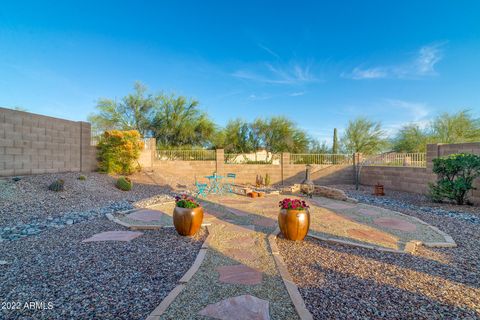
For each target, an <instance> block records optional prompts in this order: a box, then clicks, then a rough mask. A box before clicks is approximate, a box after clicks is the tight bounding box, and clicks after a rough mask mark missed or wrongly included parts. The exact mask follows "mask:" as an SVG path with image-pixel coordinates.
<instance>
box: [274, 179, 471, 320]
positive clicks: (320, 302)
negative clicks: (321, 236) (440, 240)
mask: <svg viewBox="0 0 480 320" xmlns="http://www.w3.org/2000/svg"><path fill="white" fill-rule="evenodd" d="M337 187H339V186H337ZM340 187H341V188H342V189H344V190H346V191H348V193H349V195H350V196H353V197H355V195H356V194H361V195H363V196H366V195H368V194H369V191H370V189H364V190H363V191H360V192H358V193H356V191H354V190H353V189H352V187H351V186H348V187H345V186H340ZM385 199H386V200H388V199H395V200H400V201H402V202H405V203H409V204H410V205H411V204H414V205H416V206H422V207H425V206H430V207H432V208H439V207H441V208H442V209H445V210H454V211H457V212H462V211H463V212H467V213H470V214H471V213H473V214H477V213H478V212H479V210H478V207H470V206H464V207H456V206H453V207H452V206H450V205H445V204H443V205H442V204H432V203H429V202H428V200H427V199H426V198H425V197H422V196H420V195H415V194H409V193H402V192H389V193H388V195H387V196H386V197H385ZM382 206H384V207H386V208H389V209H392V210H396V211H400V212H402V213H405V214H409V215H412V216H415V217H418V218H420V219H422V220H424V221H425V222H427V223H430V224H431V225H434V226H437V227H438V228H440V229H441V230H443V231H445V232H447V233H448V234H450V235H451V236H452V237H453V239H454V240H455V241H456V242H457V244H458V248H453V249H428V248H421V249H420V250H419V251H418V252H416V254H415V255H411V254H394V253H385V252H378V251H374V250H369V249H362V248H356V247H349V246H342V245H336V244H328V243H325V242H322V241H318V240H315V239H311V238H307V239H306V241H304V242H291V241H286V240H282V239H279V240H278V245H279V248H280V251H281V253H282V255H283V257H284V258H285V261H286V263H287V265H288V269H289V271H290V273H291V274H292V276H293V277H294V280H295V282H296V283H297V285H298V286H299V289H300V293H301V295H302V297H303V298H304V300H305V302H306V305H307V308H308V309H309V310H310V312H312V314H313V315H314V317H315V319H325V318H328V319H345V318H349V319H369V318H390V319H411V318H420V319H480V259H479V257H480V230H479V226H478V225H476V224H473V223H470V222H468V221H464V220H462V219H458V218H452V217H446V216H439V215H437V214H435V213H434V212H430V213H429V212H425V211H421V210H414V209H412V208H411V207H410V208H408V209H407V208H402V207H401V206H395V207H392V206H389V205H388V204H384V205H382ZM447 208H448V209H447Z"/></svg>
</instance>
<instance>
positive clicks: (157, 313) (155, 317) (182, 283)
mask: <svg viewBox="0 0 480 320" xmlns="http://www.w3.org/2000/svg"><path fill="white" fill-rule="evenodd" d="M205 229H206V230H207V232H208V236H207V238H206V239H205V241H203V243H202V246H201V247H200V250H198V254H197V257H196V258H195V261H194V262H193V264H192V266H191V267H190V268H189V269H188V270H187V272H185V274H184V275H183V277H181V278H180V280H178V283H179V284H178V285H177V286H176V287H175V288H173V290H172V291H170V293H169V294H168V295H167V296H166V297H165V298H164V299H163V300H162V301H161V302H160V304H159V305H158V306H157V307H156V308H155V309H154V310H153V311H152V312H151V313H150V314H149V315H148V317H147V318H146V320H160V317H161V316H162V314H163V313H164V312H165V311H166V310H167V309H168V307H169V306H170V305H171V304H172V302H173V301H174V300H175V298H176V297H177V296H178V295H179V294H180V293H181V292H182V290H183V289H184V288H185V287H186V285H187V283H188V281H190V280H191V279H192V277H193V276H194V275H195V273H196V272H197V271H198V269H199V268H200V266H201V265H202V262H203V260H204V259H205V255H206V254H207V250H208V244H209V242H210V239H211V236H212V233H210V232H209V230H208V227H206V226H205Z"/></svg>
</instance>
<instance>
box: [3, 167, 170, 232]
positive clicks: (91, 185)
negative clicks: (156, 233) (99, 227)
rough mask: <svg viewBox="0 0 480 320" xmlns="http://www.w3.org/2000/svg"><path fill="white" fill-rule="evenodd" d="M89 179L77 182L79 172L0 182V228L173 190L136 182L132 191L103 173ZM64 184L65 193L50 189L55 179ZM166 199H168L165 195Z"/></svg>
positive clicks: (127, 201) (93, 175) (34, 176)
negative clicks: (120, 185)
mask: <svg viewBox="0 0 480 320" xmlns="http://www.w3.org/2000/svg"><path fill="white" fill-rule="evenodd" d="M83 175H85V176H86V177H87V179H86V180H83V181H82V180H78V177H79V176H80V173H75V172H69V173H56V174H39V175H31V176H24V177H21V180H20V181H17V182H15V181H13V179H12V178H1V179H0V226H10V225H15V224H18V223H20V222H22V223H28V222H30V221H31V220H33V219H43V218H46V217H48V216H50V217H57V216H62V215H64V214H65V213H70V212H83V211H88V210H93V209H99V208H102V207H106V206H109V205H113V204H116V203H133V202H135V201H139V200H142V199H147V198H150V197H152V196H158V195H159V194H160V195H169V194H170V191H171V189H170V188H168V187H165V186H159V185H155V184H142V183H135V182H134V186H133V189H132V190H131V191H128V192H125V191H121V190H119V189H117V188H116V187H115V178H114V177H111V176H109V175H106V174H100V173H88V174H86V173H84V174H83ZM56 179H63V180H64V181H65V191H63V192H54V191H50V190H48V185H49V184H50V183H51V182H52V181H54V180H56ZM165 197H166V196H165Z"/></svg>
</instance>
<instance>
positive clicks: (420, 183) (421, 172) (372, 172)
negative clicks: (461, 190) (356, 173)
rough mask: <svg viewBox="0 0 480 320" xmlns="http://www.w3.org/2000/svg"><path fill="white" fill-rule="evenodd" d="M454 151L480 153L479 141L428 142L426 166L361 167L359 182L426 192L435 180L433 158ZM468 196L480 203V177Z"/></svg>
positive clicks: (393, 188) (387, 188) (394, 188)
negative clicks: (454, 142) (455, 142)
mask: <svg viewBox="0 0 480 320" xmlns="http://www.w3.org/2000/svg"><path fill="white" fill-rule="evenodd" d="M454 153H472V154H477V155H480V142H475V143H458V144H429V145H427V167H426V168H408V167H382V166H372V167H362V169H361V172H360V183H361V184H363V185H367V186H373V185H375V184H376V183H381V184H383V185H384V186H385V188H386V190H387V192H388V190H389V189H390V190H398V191H407V192H414V193H421V194H426V193H427V192H428V183H429V182H434V181H435V180H436V175H435V174H434V173H433V172H432V168H433V159H435V158H437V157H443V156H447V155H449V154H454ZM474 186H475V187H476V188H477V190H473V191H472V193H471V195H470V197H471V200H472V201H473V202H474V203H476V204H480V179H477V180H476V181H475V184H474Z"/></svg>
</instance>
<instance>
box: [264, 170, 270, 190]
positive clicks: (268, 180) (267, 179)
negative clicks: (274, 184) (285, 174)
mask: <svg viewBox="0 0 480 320" xmlns="http://www.w3.org/2000/svg"><path fill="white" fill-rule="evenodd" d="M270 182H271V181H270V175H269V174H268V173H265V186H266V187H268V186H270Z"/></svg>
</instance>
